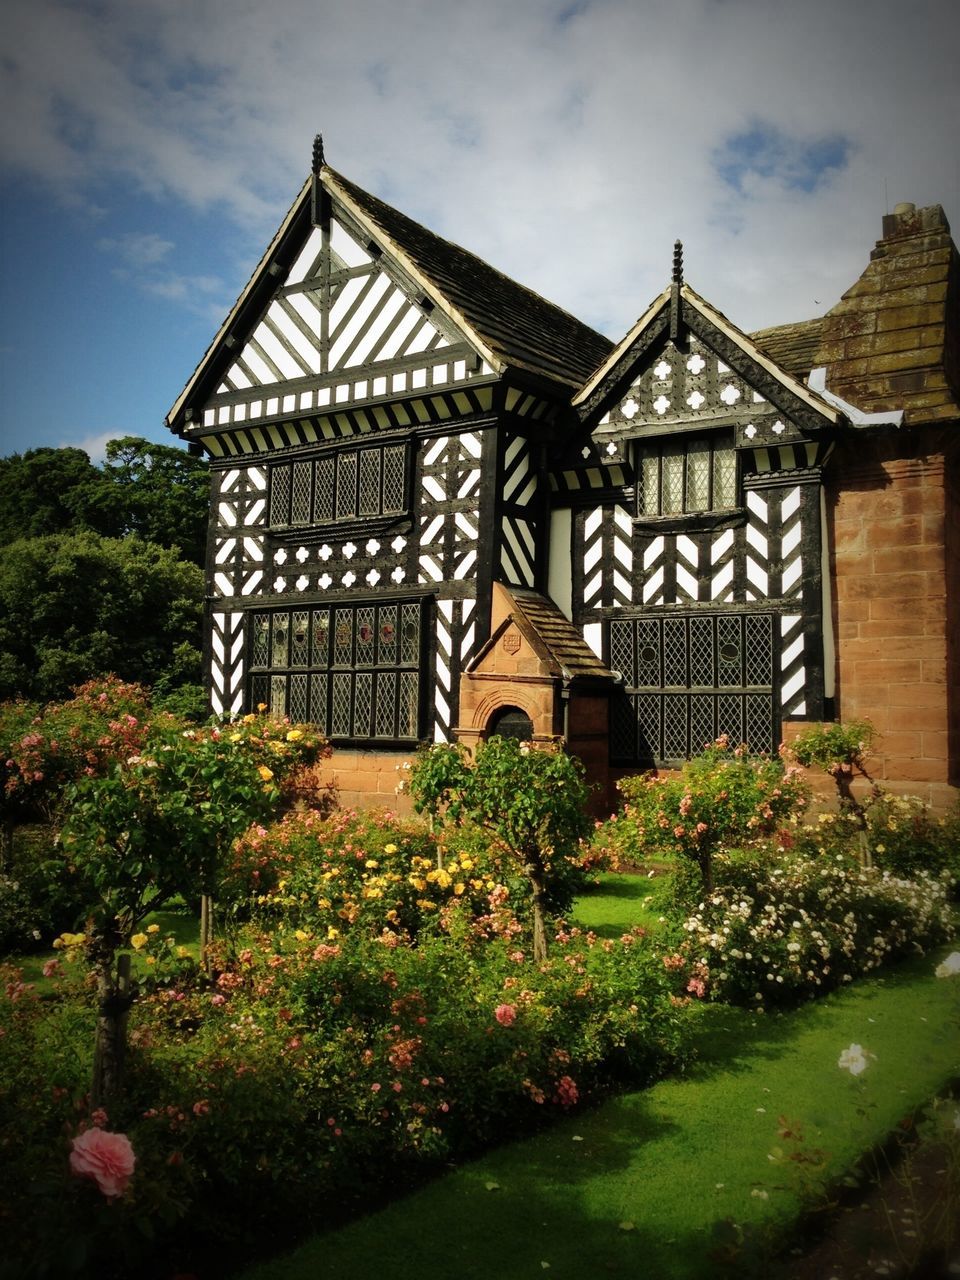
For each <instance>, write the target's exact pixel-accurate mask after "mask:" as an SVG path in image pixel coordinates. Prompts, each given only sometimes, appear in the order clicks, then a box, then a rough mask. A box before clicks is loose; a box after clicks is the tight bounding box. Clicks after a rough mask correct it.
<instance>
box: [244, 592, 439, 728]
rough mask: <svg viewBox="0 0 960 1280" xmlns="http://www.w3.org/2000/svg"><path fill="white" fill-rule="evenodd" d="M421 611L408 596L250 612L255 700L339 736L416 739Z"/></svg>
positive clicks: (252, 694)
mask: <svg viewBox="0 0 960 1280" xmlns="http://www.w3.org/2000/svg"><path fill="white" fill-rule="evenodd" d="M423 609H424V604H423V602H422V601H420V600H413V601H409V600H408V601H403V602H400V603H398V602H396V601H390V602H384V603H382V604H381V603H379V602H376V603H365V604H344V605H334V606H333V607H332V608H330V607H326V608H320V607H317V608H306V609H271V610H265V611H262V612H257V613H254V614H251V615H250V666H251V676H250V701H251V705H252V706H257V705H259V704H261V703H263V704H264V705H266V706H268V707H269V710H270V711H271V712H272V713H273V714H274V715H281V716H282V715H286V716H289V717H290V719H292V720H305V721H309V722H311V723H313V724H315V725H316V726H317V727H318V728H319V729H320V730H321V732H323V733H325V734H327V736H328V737H330V738H334V739H336V738H342V739H350V740H355V741H364V740H381V741H388V742H389V741H410V740H416V739H417V738H418V737H419V736H420V732H421V706H420V703H421V678H420V670H421V663H422V659H423V652H422V639H423V636H424V626H423Z"/></svg>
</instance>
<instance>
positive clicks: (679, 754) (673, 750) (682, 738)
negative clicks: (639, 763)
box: [663, 694, 687, 760]
mask: <svg viewBox="0 0 960 1280" xmlns="http://www.w3.org/2000/svg"><path fill="white" fill-rule="evenodd" d="M686 754H687V699H686V698H685V697H684V696H683V695H681V694H667V696H666V697H665V698H664V700H663V756H664V759H665V760H682V759H684V758H685V756H686Z"/></svg>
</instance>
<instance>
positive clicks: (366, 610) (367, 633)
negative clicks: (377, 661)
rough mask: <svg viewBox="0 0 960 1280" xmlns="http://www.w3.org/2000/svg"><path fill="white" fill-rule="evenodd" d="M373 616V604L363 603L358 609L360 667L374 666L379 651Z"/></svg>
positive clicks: (358, 654) (358, 660)
mask: <svg viewBox="0 0 960 1280" xmlns="http://www.w3.org/2000/svg"><path fill="white" fill-rule="evenodd" d="M373 617H374V610H373V606H372V605H363V606H362V607H361V608H359V609H358V610H357V666H360V667H369V666H372V665H373V660H374V655H375V653H376V651H377V646H376V636H377V633H376V630H375V628H374V625H373Z"/></svg>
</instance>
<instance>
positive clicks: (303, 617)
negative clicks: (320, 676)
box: [290, 609, 310, 667]
mask: <svg viewBox="0 0 960 1280" xmlns="http://www.w3.org/2000/svg"><path fill="white" fill-rule="evenodd" d="M309 619H310V615H309V613H308V612H307V610H306V609H303V610H299V609H298V610H297V611H296V612H295V613H294V615H293V626H292V628H291V630H290V665H291V667H305V666H307V664H308V662H309V658H308V654H309V652H310V629H309V625H308V624H309Z"/></svg>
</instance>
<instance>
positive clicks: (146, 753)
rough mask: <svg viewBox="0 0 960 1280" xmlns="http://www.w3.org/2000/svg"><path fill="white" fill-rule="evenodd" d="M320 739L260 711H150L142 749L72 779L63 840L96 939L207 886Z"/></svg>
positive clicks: (120, 938)
mask: <svg viewBox="0 0 960 1280" xmlns="http://www.w3.org/2000/svg"><path fill="white" fill-rule="evenodd" d="M324 745H325V744H324V742H323V740H322V739H321V738H319V737H318V736H317V735H316V734H315V733H313V732H312V730H310V729H308V728H306V727H305V726H293V727H290V726H288V725H286V724H281V723H280V722H278V721H276V720H271V719H269V718H265V717H262V716H252V715H250V716H245V717H244V719H243V720H242V721H240V722H238V723H236V724H232V725H226V726H224V727H222V728H220V727H217V726H215V725H214V726H205V727H191V728H188V729H184V728H183V727H182V725H181V724H179V723H177V722H176V721H172V720H158V721H157V722H156V723H155V724H154V726H153V729H152V732H151V733H150V734H149V735H148V737H147V738H146V740H145V741H144V743H143V746H142V748H141V752H140V753H137V754H134V755H132V756H129V757H128V758H127V759H125V760H122V761H118V762H117V763H115V764H114V765H113V766H112V768H110V769H109V770H108V771H107V772H106V773H105V774H104V775H102V776H99V777H96V776H95V777H86V778H83V779H81V780H80V781H78V782H76V783H73V784H72V785H71V786H70V787H69V788H68V789H67V793H66V800H67V818H66V822H65V824H64V827H63V831H62V840H63V845H64V849H65V850H66V852H67V854H68V855H69V857H70V859H71V861H72V862H73V864H74V865H75V866H76V868H77V870H78V872H79V873H80V875H81V877H82V878H83V881H84V883H85V884H86V886H87V887H88V901H89V909H90V912H91V917H90V932H91V936H92V937H93V938H94V939H96V940H97V945H98V946H99V947H101V948H103V949H106V950H108V951H110V952H112V951H113V950H115V949H116V948H117V947H118V946H123V945H126V944H127V942H128V941H129V938H130V935H131V934H132V932H133V930H134V929H135V928H136V925H137V923H138V922H139V921H140V920H142V919H143V917H144V916H145V915H146V913H147V912H148V911H150V910H156V909H157V908H158V907H160V906H162V905H163V904H164V903H165V902H167V901H169V900H170V899H171V898H172V897H174V896H176V895H178V894H184V895H187V894H191V893H192V894H199V893H210V892H212V891H213V890H214V889H215V887H216V882H217V876H218V873H219V869H220V866H221V863H222V859H223V856H224V854H225V852H226V850H227V849H229V847H230V845H231V844H232V843H233V841H234V840H235V839H236V838H237V836H239V835H240V834H242V832H243V831H245V830H246V829H247V827H248V826H249V825H250V824H251V822H254V821H257V820H258V819H262V818H265V817H267V816H268V815H269V814H271V813H272V812H273V811H274V809H275V808H276V806H277V803H278V801H279V799H280V783H281V781H282V779H283V777H284V775H287V774H289V773H291V772H292V771H293V770H294V769H295V768H296V767H297V766H298V765H300V764H301V763H302V762H304V761H309V760H311V759H313V758H316V756H317V755H319V753H320V752H321V751H322V750H323V748H324Z"/></svg>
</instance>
